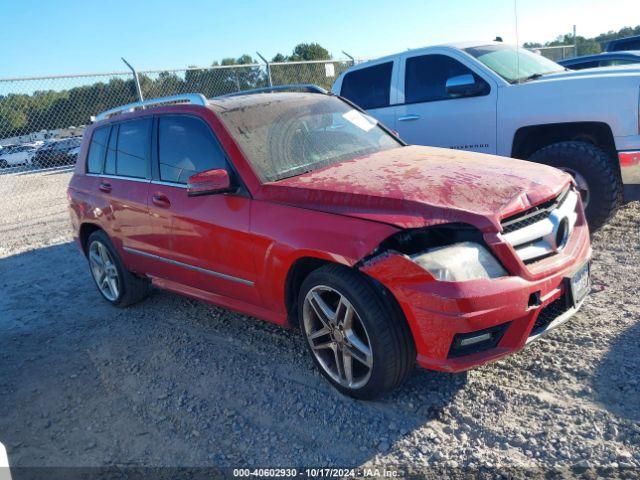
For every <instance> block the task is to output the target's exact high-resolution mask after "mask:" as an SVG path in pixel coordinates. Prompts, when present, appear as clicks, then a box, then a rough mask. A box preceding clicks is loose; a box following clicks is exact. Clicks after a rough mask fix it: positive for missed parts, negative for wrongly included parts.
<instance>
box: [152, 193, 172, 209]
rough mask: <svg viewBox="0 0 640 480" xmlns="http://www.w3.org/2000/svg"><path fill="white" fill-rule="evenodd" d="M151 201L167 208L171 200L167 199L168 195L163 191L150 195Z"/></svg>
mask: <svg viewBox="0 0 640 480" xmlns="http://www.w3.org/2000/svg"><path fill="white" fill-rule="evenodd" d="M151 201H152V202H153V204H154V205H157V206H158V207H162V208H169V207H170V206H171V202H170V201H169V197H167V196H166V195H165V194H163V193H156V194H155V195H154V196H153V197H151Z"/></svg>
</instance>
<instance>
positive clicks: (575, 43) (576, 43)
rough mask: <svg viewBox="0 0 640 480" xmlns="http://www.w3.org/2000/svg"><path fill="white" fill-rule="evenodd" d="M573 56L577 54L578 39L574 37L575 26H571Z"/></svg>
mask: <svg viewBox="0 0 640 480" xmlns="http://www.w3.org/2000/svg"><path fill="white" fill-rule="evenodd" d="M573 56H574V57H577V56H578V40H577V38H576V26H575V25H574V26H573Z"/></svg>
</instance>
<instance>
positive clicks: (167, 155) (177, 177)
mask: <svg viewBox="0 0 640 480" xmlns="http://www.w3.org/2000/svg"><path fill="white" fill-rule="evenodd" d="M158 136H159V138H158V160H159V163H160V180H163V181H165V182H174V183H187V179H188V178H189V177H190V176H191V175H193V174H194V173H198V172H203V171H205V170H211V169H214V168H225V169H226V168H227V161H226V159H225V155H224V152H223V151H222V149H221V147H220V146H219V145H218V142H217V141H216V139H215V138H214V136H213V133H212V132H211V130H210V129H209V126H208V125H207V124H206V123H204V122H203V121H202V120H200V119H199V118H196V117H190V116H186V115H185V116H160V117H159V119H158Z"/></svg>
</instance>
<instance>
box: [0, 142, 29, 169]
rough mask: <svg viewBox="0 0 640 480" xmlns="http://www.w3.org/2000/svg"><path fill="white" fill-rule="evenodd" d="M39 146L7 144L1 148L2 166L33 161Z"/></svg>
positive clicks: (25, 163) (13, 165)
mask: <svg viewBox="0 0 640 480" xmlns="http://www.w3.org/2000/svg"><path fill="white" fill-rule="evenodd" d="M36 150H37V148H36V147H35V146H33V145H28V144H24V145H5V146H4V147H3V148H2V149H1V150H0V168H7V167H15V166H18V165H27V164H30V163H31V162H32V159H33V156H34V155H35V153H36Z"/></svg>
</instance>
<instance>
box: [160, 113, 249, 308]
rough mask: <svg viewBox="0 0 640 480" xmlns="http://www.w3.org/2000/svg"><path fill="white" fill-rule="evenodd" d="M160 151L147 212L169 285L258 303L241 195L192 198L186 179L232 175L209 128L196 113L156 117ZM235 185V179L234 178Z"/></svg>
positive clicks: (246, 207) (244, 200) (246, 211)
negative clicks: (216, 172) (222, 172)
mask: <svg viewBox="0 0 640 480" xmlns="http://www.w3.org/2000/svg"><path fill="white" fill-rule="evenodd" d="M156 138H157V149H155V151H156V155H155V157H156V161H155V168H156V171H155V172H154V180H153V181H152V182H151V185H150V189H149V213H150V215H151V219H152V223H153V225H154V230H155V233H156V237H157V241H158V243H159V248H158V250H157V251H158V255H159V256H160V257H162V259H163V260H164V261H165V263H166V265H167V268H166V273H165V275H164V276H165V277H166V278H167V279H169V280H171V281H174V282H178V283H181V284H183V285H187V286H190V287H194V288H198V289H200V290H205V291H208V292H211V293H215V294H218V295H224V296H227V297H231V298H236V299H240V300H243V301H247V302H250V303H257V301H258V297H257V292H256V289H255V288H254V281H255V266H254V262H253V258H252V257H251V256H248V255H238V252H247V251H251V248H250V246H251V240H250V234H249V214H250V208H251V199H250V198H249V197H248V196H246V195H243V194H242V193H225V194H212V195H202V196H194V197H190V196H189V195H188V194H187V188H186V187H187V180H188V178H189V177H190V176H191V175H193V174H195V173H198V172H202V171H205V170H211V169H214V168H224V169H226V170H227V171H228V172H229V174H230V176H231V178H232V179H233V178H234V174H233V171H232V169H231V166H230V165H229V163H228V161H227V158H226V156H225V154H224V152H223V150H222V148H221V147H220V145H219V143H218V141H217V139H216V138H215V136H214V134H213V132H212V131H211V129H210V127H209V125H208V124H207V123H205V122H204V121H203V120H202V119H201V118H199V117H196V116H192V115H159V116H157V117H156ZM236 181H237V180H236Z"/></svg>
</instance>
